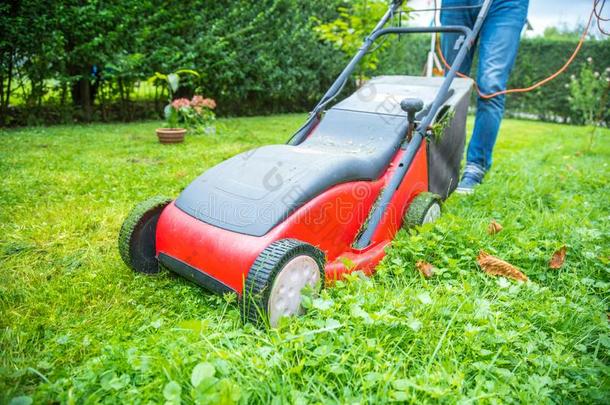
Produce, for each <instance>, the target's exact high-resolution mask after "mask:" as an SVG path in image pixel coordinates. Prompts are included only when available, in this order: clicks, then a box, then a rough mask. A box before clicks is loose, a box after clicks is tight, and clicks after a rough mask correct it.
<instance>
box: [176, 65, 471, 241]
mask: <svg viewBox="0 0 610 405" xmlns="http://www.w3.org/2000/svg"><path fill="white" fill-rule="evenodd" d="M442 80H443V78H421V77H411V76H382V77H378V78H375V79H372V80H371V81H369V82H368V83H367V84H366V85H365V86H363V87H362V88H361V89H360V90H359V91H357V92H356V93H354V94H352V95H351V96H350V97H348V98H346V99H345V100H343V101H341V102H340V103H338V104H336V105H335V106H334V107H332V108H331V109H329V110H328V111H327V112H326V114H325V115H324V117H323V119H322V120H321V122H320V124H319V125H318V126H317V127H316V128H315V130H314V132H313V133H312V135H311V136H310V137H308V138H307V139H306V140H305V141H304V142H303V143H301V144H300V145H297V146H292V145H271V146H263V147H261V148H257V149H254V150H251V151H248V152H245V153H241V154H239V155H237V156H234V157H232V158H231V159H228V160H226V161H225V162H223V163H221V164H219V165H218V166H215V167H213V168H212V169H210V170H208V171H206V172H205V173H204V174H202V175H201V176H199V177H198V178H197V179H196V180H195V181H194V182H193V183H191V184H190V185H189V186H188V187H187V188H186V189H185V190H184V191H183V192H182V194H181V195H180V196H179V197H178V199H177V200H176V206H177V207H178V208H180V209H181V210H182V211H184V212H186V213H187V214H189V215H191V216H193V217H195V218H197V219H199V220H201V221H203V222H206V223H209V224H211V225H214V226H217V227H220V228H224V229H227V230H231V231H234V232H239V233H242V234H247V235H253V236H262V235H264V234H266V233H267V232H268V231H269V230H270V229H272V228H273V227H274V226H275V225H277V224H278V223H279V222H280V221H282V220H283V219H285V218H286V217H287V216H288V215H290V214H291V213H292V212H293V211H294V210H296V209H297V208H299V207H300V206H302V205H303V204H305V203H306V202H308V201H310V200H311V199H313V198H314V197H316V196H317V195H319V194H321V193H322V192H324V191H325V190H327V189H329V188H330V187H332V186H334V185H337V184H341V183H345V182H350V181H356V180H375V179H377V178H379V177H380V176H381V175H382V174H383V173H384V172H385V170H386V168H387V166H388V165H389V163H390V161H391V160H392V158H393V157H394V156H395V154H396V151H397V150H398V148H399V147H400V144H401V142H402V140H403V139H404V136H405V131H406V128H407V118H406V113H405V112H403V111H402V110H401V108H400V101H401V100H402V99H404V98H406V97H414V98H420V99H422V100H423V101H424V105H425V107H424V110H423V111H422V112H425V111H426V106H428V105H429V104H430V103H431V101H432V100H433V98H434V96H435V95H436V93H437V91H438V88H439V87H440V85H441V83H442ZM471 85H472V84H471V81H470V80H467V79H455V80H454V81H453V84H452V87H451V89H452V91H451V92H450V94H449V95H448V98H447V101H446V105H449V106H452V107H453V106H457V105H458V104H460V103H461V104H460V105H465V108H467V107H468V95H469V92H470V88H471ZM464 100H466V101H465V102H464ZM461 108H463V107H461ZM441 111H442V110H441ZM463 115H464V116H465V114H463ZM464 125H465V124H464ZM456 130H457V131H453V132H455V136H450V137H449V138H450V139H448V140H449V143H448V144H447V145H448V147H449V148H451V147H452V145H456V146H457V150H454V151H451V152H452V153H451V156H454V158H453V160H456V159H457V158H456V156H458V155H459V158H460V159H461V154H462V153H463V147H464V129H463V125H460V127H459V128H456ZM454 138H455V139H454ZM445 143H447V142H445ZM447 145H445V146H447ZM443 153H446V151H445V152H443ZM445 166H446V165H445ZM451 166H455V163H453V162H452V164H451ZM456 170H459V159H457V168H455V169H454V170H453V171H456ZM442 187H444V185H442ZM433 191H434V190H433ZM438 194H440V195H445V193H438Z"/></svg>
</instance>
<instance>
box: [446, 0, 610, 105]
mask: <svg viewBox="0 0 610 405" xmlns="http://www.w3.org/2000/svg"><path fill="white" fill-rule="evenodd" d="M598 1H599V0H593V10H592V11H591V15H589V21H588V22H587V25H586V26H585V29H584V30H583V33H582V35H581V36H580V40H579V41H578V45H577V46H576V48H575V49H574V52H572V56H570V58H569V59H568V60H567V62H566V63H565V64H564V65H563V66H562V67H561V68H560V69H559V70H558V71H556V72H555V73H553V74H552V75H550V76H549V77H547V78H546V79H543V80H540V81H539V82H536V83H534V84H532V85H531V86H529V87H525V88H517V89H506V90H502V91H497V92H495V93H490V94H483V93H481V90H480V89H479V86H478V85H477V82H476V81H475V82H474V86H475V89H476V90H477V93H478V95H479V97H481V98H483V99H490V98H494V97H497V96H500V95H502V94H511V93H526V92H528V91H532V90H535V89H537V88H538V87H540V86H544V85H545V84H546V83H548V82H550V81H551V80H553V79H554V78H556V77H557V76H559V75H560V74H562V73H563V72H564V71H565V70H566V69H567V68H568V66H570V64H571V63H572V61H573V60H574V58H576V55H578V51H580V48H581V47H582V44H583V42H584V41H585V38H586V36H587V33H588V32H589V27H590V25H591V20H593V15H595V14H596V13H595V11H596V6H597V2H598ZM604 3H605V1H604ZM435 8H436V7H435ZM602 8H603V6H602ZM436 50H437V52H438V54H439V56H440V59H441V61H442V62H443V65H445V68H446V69H450V68H451V67H450V66H449V64H448V63H447V61H446V60H445V56H444V55H443V51H442V50H441V46H440V41H436ZM457 75H458V76H460V77H463V78H467V79H470V77H469V76H467V75H465V74H463V73H460V72H457Z"/></svg>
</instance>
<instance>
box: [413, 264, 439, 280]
mask: <svg viewBox="0 0 610 405" xmlns="http://www.w3.org/2000/svg"><path fill="white" fill-rule="evenodd" d="M415 267H417V270H419V272H420V273H421V275H422V276H424V277H425V278H430V277H432V276H433V275H434V266H433V265H431V264H430V263H428V262H424V261H423V260H420V261H418V262H417V263H415Z"/></svg>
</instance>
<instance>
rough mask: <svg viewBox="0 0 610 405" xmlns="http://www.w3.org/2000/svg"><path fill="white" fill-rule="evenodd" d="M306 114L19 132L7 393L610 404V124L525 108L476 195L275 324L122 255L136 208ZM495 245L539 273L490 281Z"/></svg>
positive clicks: (4, 170)
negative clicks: (592, 138) (600, 126)
mask: <svg viewBox="0 0 610 405" xmlns="http://www.w3.org/2000/svg"><path fill="white" fill-rule="evenodd" d="M303 118H304V116H302V115H283V116H274V117H267V118H240V119H227V120H220V121H219V123H218V127H219V135H218V136H217V137H215V138H213V137H190V138H188V139H187V141H186V143H184V144H182V145H178V146H162V145H160V144H158V143H157V142H156V139H155V136H154V128H155V127H156V126H157V125H158V123H155V122H150V123H140V124H125V125H89V126H58V127H51V128H27V129H20V130H10V131H2V132H0V173H1V174H2V175H1V176H2V177H1V183H0V184H1V191H0V204H1V205H0V207H1V209H0V403H4V402H8V401H9V400H10V399H11V398H14V397H17V396H20V395H28V396H31V397H32V398H34V402H35V403H48V402H55V401H57V402H62V403H74V402H76V403H98V402H104V403H111V404H115V403H148V402H149V401H150V402H151V403H160V402H163V401H164V400H166V399H167V400H169V402H170V403H177V402H178V398H179V397H180V398H182V400H183V401H184V402H186V403H192V402H193V401H198V402H200V403H210V402H218V401H221V400H224V401H226V402H225V403H229V402H231V401H234V400H239V401H242V402H248V403H270V402H271V401H272V399H274V401H275V402H274V403H284V402H291V403H310V402H313V403H316V402H317V403H333V402H335V403H353V402H360V403H378V402H385V401H387V400H390V399H394V400H404V401H406V402H417V403H420V402H437V401H442V402H449V403H454V402H460V403H468V402H482V403H497V402H526V403H530V402H534V403H548V402H581V403H596V402H598V403H607V401H608V399H609V398H610V366H609V363H610V338H609V331H610V329H609V326H608V315H607V311H608V305H609V303H608V299H609V287H610V283H609V280H610V270H609V263H610V243H609V242H610V238H609V235H610V225H609V219H610V210H609V203H608V201H610V189H609V178H610V168H609V166H608V165H609V163H610V159H609V158H610V141H609V136H610V131H607V130H605V131H602V132H601V133H600V134H599V135H598V137H597V139H596V142H595V144H594V147H593V150H592V151H590V152H587V151H585V149H586V147H587V145H588V138H587V134H588V133H587V131H586V129H584V128H579V127H570V126H563V125H555V124H541V123H535V122H526V121H511V120H506V121H505V122H504V123H503V127H502V133H501V136H500V140H499V144H498V147H497V150H496V155H495V156H496V163H495V165H494V168H493V171H492V172H491V174H490V175H489V177H488V178H487V181H486V182H485V183H484V184H483V185H482V186H481V187H480V188H479V189H478V190H477V193H476V194H475V195H473V196H470V197H460V196H457V195H454V196H452V197H451V198H450V199H449V200H448V202H447V204H446V206H445V211H444V215H443V217H442V219H441V220H439V221H438V222H437V223H436V224H435V225H429V226H426V227H424V228H423V229H421V230H420V232H419V233H412V234H407V233H406V232H404V231H401V232H400V233H399V235H398V237H397V239H396V241H395V242H394V244H393V246H392V248H391V249H390V250H389V254H388V256H387V257H386V259H385V260H384V262H383V263H382V265H381V266H380V269H379V272H378V274H377V275H376V276H375V277H373V278H371V279H366V278H364V277H360V276H358V275H354V276H352V277H351V278H350V280H349V281H347V282H340V283H337V285H336V286H335V287H334V288H330V289H326V290H325V291H324V293H323V295H322V297H321V298H319V299H316V300H314V301H313V304H312V306H313V308H312V310H311V311H309V312H308V314H307V315H306V316H304V317H302V318H299V319H292V320H290V321H289V322H286V323H284V324H283V325H281V327H280V328H279V329H278V330H275V331H268V332H267V331H261V330H257V329H254V328H253V327H251V326H249V325H248V326H243V325H242V324H241V322H240V319H239V311H238V308H237V306H236V304H235V300H234V298H233V297H229V296H227V297H217V296H212V295H209V294H207V293H205V292H204V291H202V290H201V289H199V288H198V287H196V286H194V285H191V284H189V283H188V282H186V281H184V280H182V279H180V278H178V277H174V276H172V275H170V274H163V275H160V276H157V277H146V276H141V275H134V274H132V273H131V272H130V270H128V269H127V267H126V266H125V265H124V264H123V263H122V262H121V259H120V258H119V254H118V250H117V242H116V237H117V233H118V230H119V227H120V225H121V222H122V220H123V218H124V217H125V215H126V214H127V212H128V211H129V209H130V208H131V207H132V206H133V205H134V204H135V203H136V202H138V201H140V200H143V199H145V198H147V197H149V196H152V195H156V194H162V195H170V196H176V195H177V194H178V193H179V192H180V190H181V189H182V188H183V187H185V186H186V185H187V184H188V183H189V182H190V181H191V180H192V179H193V178H194V177H195V176H196V175H198V174H199V173H200V172H202V171H203V170H205V169H206V168H208V167H210V166H211V165H213V164H216V163H218V162H220V161H222V160H224V159H226V158H228V157H230V156H232V155H234V154H236V153H238V152H240V151H243V150H246V149H248V148H252V147H254V146H257V145H260V144H265V143H272V142H280V141H282V140H284V139H286V138H287V136H288V134H289V133H290V132H291V131H292V130H293V129H295V128H296V127H298V125H299V124H300V122H301V121H302V119H303ZM492 219H495V220H497V221H498V222H500V223H501V224H502V225H503V226H504V230H503V231H502V232H501V233H499V234H498V235H496V236H490V235H488V234H487V232H486V229H487V225H488V224H489V222H490V221H491V220H492ZM563 244H565V245H567V246H568V255H567V261H566V263H565V265H564V267H563V268H562V269H560V270H549V269H548V268H547V263H548V260H549V258H550V256H551V254H552V252H553V251H554V250H555V249H557V248H559V247H560V246H561V245H563ZM479 249H485V250H486V251H488V252H490V253H492V254H495V255H497V256H499V257H502V258H503V259H505V260H507V261H509V262H511V263H513V264H514V265H516V266H518V267H520V268H521V269H522V270H523V271H524V272H525V273H526V274H527V275H528V276H529V278H530V282H528V283H517V282H513V281H508V280H506V279H503V278H492V277H490V276H487V275H485V274H484V273H483V272H482V271H481V270H480V269H479V268H478V267H477V265H476V261H475V258H476V255H477V253H478V251H479ZM417 260H427V261H429V262H431V263H433V264H434V265H435V266H436V267H438V269H439V270H438V272H437V275H436V276H435V277H434V278H432V279H430V280H425V279H423V278H421V277H420V276H419V274H418V273H417V271H416V270H415V269H414V264H415V262H416V261H417ZM198 364H200V365H199V366H198V367H197V368H196V370H195V373H194V375H192V374H193V369H194V368H195V366H196V365H198ZM191 377H194V379H193V380H192V379H191ZM193 383H194V384H193ZM195 385H196V386H197V388H194V386H195Z"/></svg>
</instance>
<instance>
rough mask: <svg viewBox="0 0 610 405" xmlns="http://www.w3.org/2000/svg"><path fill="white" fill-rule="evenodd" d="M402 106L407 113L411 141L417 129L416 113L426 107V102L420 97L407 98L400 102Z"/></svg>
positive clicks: (408, 135)
mask: <svg viewBox="0 0 610 405" xmlns="http://www.w3.org/2000/svg"><path fill="white" fill-rule="evenodd" d="M400 108H402V110H403V111H404V112H406V113H407V120H408V121H409V128H408V129H407V142H410V141H411V136H412V135H413V130H414V129H415V113H417V112H418V111H421V110H422V108H424V102H423V101H422V100H421V99H419V98H405V99H403V100H402V101H401V102H400Z"/></svg>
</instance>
